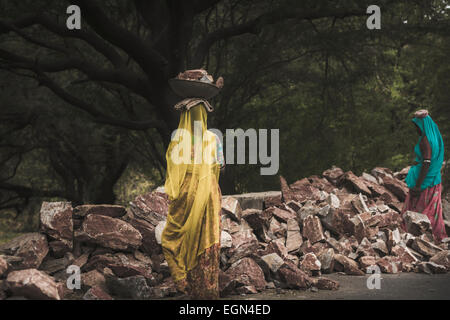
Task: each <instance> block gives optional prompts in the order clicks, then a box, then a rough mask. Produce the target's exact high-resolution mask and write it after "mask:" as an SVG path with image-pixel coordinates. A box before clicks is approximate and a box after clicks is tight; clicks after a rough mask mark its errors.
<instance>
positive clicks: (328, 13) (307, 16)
mask: <svg viewBox="0 0 450 320" xmlns="http://www.w3.org/2000/svg"><path fill="white" fill-rule="evenodd" d="M365 15H366V8H365V7H364V8H356V9H339V10H333V9H324V8H318V9H315V10H305V9H303V8H290V9H286V8H284V7H283V8H281V9H278V10H273V11H271V12H267V13H264V14H262V15H260V16H259V17H257V18H255V19H253V20H250V21H247V22H244V23H242V24H239V25H235V26H229V27H226V28H222V29H218V30H216V31H213V32H211V33H209V34H207V35H206V36H204V38H203V39H202V40H201V41H200V43H199V44H198V46H197V49H196V51H195V54H194V58H193V60H192V66H191V67H192V68H199V67H200V66H201V65H202V62H203V60H204V59H205V56H206V54H207V53H208V51H209V48H210V47H211V46H212V45H213V44H214V43H216V42H217V41H220V40H225V39H228V38H231V37H234V36H238V35H242V34H245V33H252V34H258V33H259V32H260V31H261V29H262V28H263V27H265V26H268V25H271V24H275V23H277V22H279V21H282V20H286V19H296V20H314V19H320V18H327V17H336V18H345V17H349V16H365Z"/></svg>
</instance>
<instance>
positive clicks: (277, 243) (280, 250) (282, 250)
mask: <svg viewBox="0 0 450 320" xmlns="http://www.w3.org/2000/svg"><path fill="white" fill-rule="evenodd" d="M269 253H276V254H278V255H279V256H280V257H281V258H283V259H287V257H288V255H289V253H288V251H287V248H286V247H285V245H284V243H283V241H282V239H277V240H272V241H270V242H269V244H268V245H267V247H266V248H265V250H264V251H263V254H269Z"/></svg>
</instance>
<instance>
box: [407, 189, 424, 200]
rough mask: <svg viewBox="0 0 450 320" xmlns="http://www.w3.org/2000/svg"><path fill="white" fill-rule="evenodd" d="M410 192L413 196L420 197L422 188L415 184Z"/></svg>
mask: <svg viewBox="0 0 450 320" xmlns="http://www.w3.org/2000/svg"><path fill="white" fill-rule="evenodd" d="M409 192H411V195H412V196H413V198H418V197H420V194H421V193H422V190H421V189H420V187H417V186H415V187H414V188H411V189H409Z"/></svg>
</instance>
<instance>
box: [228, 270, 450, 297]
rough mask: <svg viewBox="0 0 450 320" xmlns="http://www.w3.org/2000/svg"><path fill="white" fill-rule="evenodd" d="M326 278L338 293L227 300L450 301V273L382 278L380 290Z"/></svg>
mask: <svg viewBox="0 0 450 320" xmlns="http://www.w3.org/2000/svg"><path fill="white" fill-rule="evenodd" d="M325 276H326V277H328V278H330V279H333V280H337V281H339V283H340V288H339V290H337V291H328V290H319V291H317V292H312V291H309V290H308V291H303V290H282V292H281V293H277V291H276V290H275V289H271V290H266V291H265V292H264V293H258V294H251V295H245V296H230V297H227V298H226V299H267V300H272V299H277V300H291V299H299V300H323V299H333V300H354V299H362V300H377V299H387V300H395V299H406V300H409V299H419V300H426V299H439V300H440V299H445V300H450V273H447V274H435V275H428V274H423V273H401V274H382V275H381V277H382V279H381V287H380V289H373V290H369V289H367V284H366V283H367V278H368V276H348V275H342V274H337V273H334V274H329V275H325Z"/></svg>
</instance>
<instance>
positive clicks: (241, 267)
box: [219, 257, 266, 294]
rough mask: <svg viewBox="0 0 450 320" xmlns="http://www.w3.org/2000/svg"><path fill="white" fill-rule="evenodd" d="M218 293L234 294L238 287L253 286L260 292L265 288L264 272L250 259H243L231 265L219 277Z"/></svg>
mask: <svg viewBox="0 0 450 320" xmlns="http://www.w3.org/2000/svg"><path fill="white" fill-rule="evenodd" d="M219 284H220V291H221V293H223V294H226V293H231V292H234V290H235V289H236V288H238V287H242V286H253V287H255V289H256V290H258V291H262V290H264V288H265V286H266V280H265V279H264V272H263V271H262V269H261V267H260V266H259V265H258V264H257V263H256V262H255V261H253V259H251V258H248V257H246V258H243V259H241V260H239V261H237V262H236V263H234V264H232V265H231V266H230V267H229V268H228V269H227V270H226V271H225V272H224V273H223V272H222V273H220V275H219Z"/></svg>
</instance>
